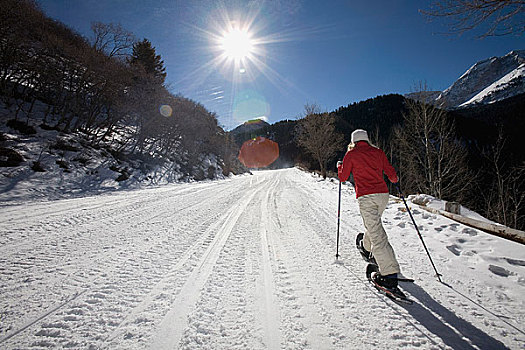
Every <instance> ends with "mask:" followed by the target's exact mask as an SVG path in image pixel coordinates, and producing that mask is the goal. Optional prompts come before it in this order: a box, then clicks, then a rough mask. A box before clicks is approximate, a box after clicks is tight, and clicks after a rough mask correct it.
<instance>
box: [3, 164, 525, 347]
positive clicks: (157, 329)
mask: <svg viewBox="0 0 525 350" xmlns="http://www.w3.org/2000/svg"><path fill="white" fill-rule="evenodd" d="M337 199H338V191H337V182H335V181H334V182H332V181H328V180H326V181H325V180H321V179H319V178H318V177H316V176H313V175H310V174H307V173H304V172H301V171H299V170H298V169H285V170H276V171H256V172H254V175H253V176H238V177H234V178H231V179H227V180H221V181H215V182H205V183H194V184H178V185H172V186H164V187H160V188H154V189H147V190H136V191H127V192H120V193H118V192H117V193H111V194H108V195H99V196H94V197H86V198H79V199H71V200H59V201H53V202H33V203H27V204H26V205H15V206H13V205H11V206H9V205H6V206H3V207H0V213H1V218H2V219H1V221H0V232H1V233H2V234H1V236H0V293H1V298H0V312H1V313H0V321H1V322H0V348H2V349H4V348H5V349H26V348H31V349H48V348H75V349H76V348H80V349H86V348H87V349H99V348H100V349H354V348H379V349H395V348H409V349H412V348H421V349H452V348H453V349H472V348H474V349H476V348H479V349H489V348H490V349H505V348H512V349H518V348H525V332H524V328H525V327H524V326H523V325H524V324H525V312H524V311H523V310H525V300H524V299H525V298H524V297H523V295H525V293H524V292H525V273H524V269H525V266H524V265H525V252H524V249H523V246H521V245H519V244H517V243H513V242H509V241H505V240H503V239H501V238H498V237H493V236H490V235H488V234H485V233H483V232H481V231H478V230H475V229H471V228H468V227H466V226H463V225H461V224H457V223H455V222H453V221H451V220H449V219H446V218H443V217H440V216H436V215H434V214H430V213H427V212H425V211H423V210H421V209H419V208H417V207H414V208H413V209H412V211H413V214H414V217H415V219H416V223H417V224H418V226H419V227H420V229H421V233H422V235H423V236H424V239H425V242H426V243H427V246H428V247H429V250H430V253H431V255H432V257H433V259H434V261H435V262H436V265H437V268H438V270H439V272H441V273H442V274H443V280H444V281H445V283H444V284H442V283H439V282H438V281H437V279H436V278H435V277H434V276H433V275H434V271H433V270H432V268H431V266H430V262H429V261H428V257H427V256H426V254H425V252H424V250H423V248H422V246H421V242H420V241H419V239H418V237H417V235H416V233H415V230H414V227H413V226H412V224H411V221H410V218H409V217H408V214H407V213H406V212H405V211H404V206H403V203H402V202H401V203H400V202H399V200H397V199H396V198H395V197H391V201H390V203H389V206H388V208H387V210H386V211H385V214H384V216H383V222H384V225H385V228H386V230H387V232H388V234H389V236H390V238H391V242H392V245H393V246H394V249H395V251H396V254H397V256H398V259H399V261H400V264H401V268H402V269H403V273H404V274H405V275H406V276H409V277H414V278H415V279H416V282H415V283H414V284H402V289H404V291H405V292H406V293H407V294H408V296H409V297H410V298H412V299H413V300H414V304H413V305H409V306H402V305H398V304H395V303H393V302H392V301H390V300H388V299H387V298H386V297H384V296H382V295H380V294H378V293H377V292H376V291H375V290H374V289H373V287H371V285H370V284H369V283H368V281H367V280H366V277H365V273H364V271H365V266H366V264H365V262H364V261H362V260H361V258H360V255H359V253H358V252H357V251H356V249H355V247H354V240H355V235H356V234H357V233H358V232H359V231H362V221H361V217H360V216H359V211H358V207H357V201H356V199H355V194H354V193H353V191H352V190H351V187H350V186H346V185H344V190H343V195H342V212H341V238H340V254H341V258H340V259H339V260H338V261H336V260H335V237H336V234H335V233H336V232H335V231H336V215H337Z"/></svg>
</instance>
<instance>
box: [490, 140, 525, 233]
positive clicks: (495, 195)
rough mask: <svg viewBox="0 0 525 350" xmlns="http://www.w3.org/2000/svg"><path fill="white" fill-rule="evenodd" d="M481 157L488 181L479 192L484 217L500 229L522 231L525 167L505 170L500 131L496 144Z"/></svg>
mask: <svg viewBox="0 0 525 350" xmlns="http://www.w3.org/2000/svg"><path fill="white" fill-rule="evenodd" d="M483 154H484V156H485V159H486V160H487V161H488V169H485V171H486V172H487V173H488V175H487V176H486V178H487V179H491V181H489V182H488V184H487V186H485V187H484V189H483V190H482V191H481V193H482V194H483V196H484V199H485V204H486V215H487V217H488V218H490V219H492V220H495V221H497V222H499V223H501V224H503V225H506V226H510V227H514V228H517V229H522V228H523V227H524V225H525V188H524V183H525V165H521V166H516V167H509V166H508V164H507V162H506V160H505V138H504V136H503V132H502V131H501V130H500V132H499V135H498V139H497V141H496V142H495V143H494V144H493V145H492V146H491V147H490V148H489V149H488V150H485V151H484V152H483ZM490 175H492V176H490Z"/></svg>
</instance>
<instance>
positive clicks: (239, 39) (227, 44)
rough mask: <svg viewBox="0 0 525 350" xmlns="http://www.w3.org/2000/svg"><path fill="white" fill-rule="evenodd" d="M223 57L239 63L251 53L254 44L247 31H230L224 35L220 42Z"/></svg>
mask: <svg viewBox="0 0 525 350" xmlns="http://www.w3.org/2000/svg"><path fill="white" fill-rule="evenodd" d="M220 44H221V49H222V50H223V51H224V55H225V56H226V57H228V58H230V59H234V60H236V61H240V60H242V59H244V58H246V57H248V56H250V55H251V54H252V53H253V49H254V42H253V40H252V37H251V34H250V33H249V32H248V31H247V30H241V29H232V30H230V31H229V32H227V33H225V34H224V35H223V37H222V38H221V40H220Z"/></svg>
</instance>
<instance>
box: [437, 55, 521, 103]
mask: <svg viewBox="0 0 525 350" xmlns="http://www.w3.org/2000/svg"><path fill="white" fill-rule="evenodd" d="M523 92H525V50H515V51H511V52H509V53H508V54H507V55H505V56H503V57H491V58H488V59H486V60H483V61H480V62H477V63H476V64H474V65H473V66H472V67H471V68H470V69H468V70H467V71H466V72H465V73H464V74H463V75H462V76H461V77H460V78H459V79H458V80H456V81H455V82H454V83H453V84H452V85H451V86H450V87H449V88H447V89H446V90H445V91H443V92H442V93H441V94H440V95H439V96H438V97H437V98H436V100H435V102H436V103H437V104H438V105H443V106H445V107H446V108H457V107H468V106H472V105H474V104H489V103H494V102H496V101H501V100H503V99H506V98H509V97H512V96H516V95H518V94H521V93H523Z"/></svg>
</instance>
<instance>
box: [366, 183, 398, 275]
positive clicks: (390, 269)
mask: <svg viewBox="0 0 525 350" xmlns="http://www.w3.org/2000/svg"><path fill="white" fill-rule="evenodd" d="M388 198H389V194H388V193H374V194H367V195H364V196H361V197H359V198H358V199H357V202H358V203H359V210H360V212H361V217H362V218H363V223H364V225H365V229H366V231H365V235H364V238H363V246H364V248H365V249H366V250H368V251H369V252H372V255H373V256H374V258H375V259H376V261H377V264H378V265H379V272H380V273H381V274H382V275H383V276H385V275H390V274H392V273H399V272H401V271H400V269H399V264H398V262H397V260H396V256H395V254H394V249H392V246H391V245H390V242H388V236H387V235H386V232H385V229H384V228H383V224H382V223H381V215H382V214H383V211H384V210H385V208H386V206H387V204H388Z"/></svg>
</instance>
